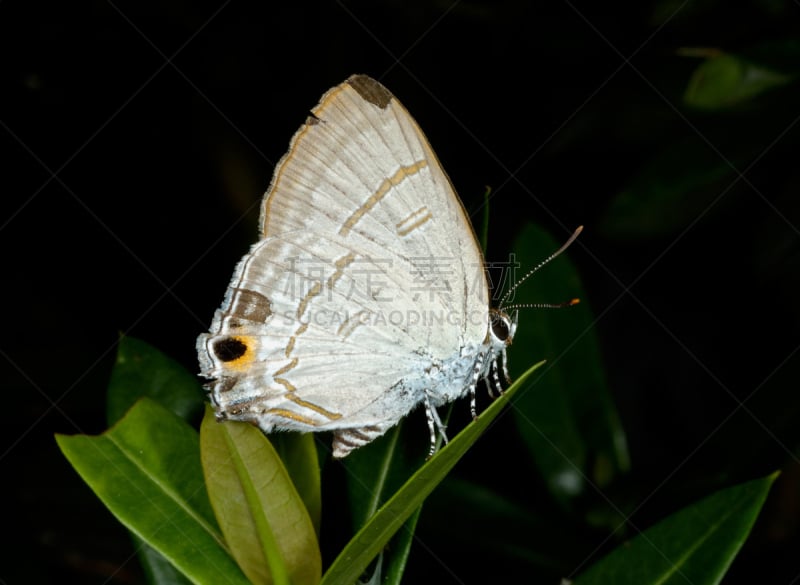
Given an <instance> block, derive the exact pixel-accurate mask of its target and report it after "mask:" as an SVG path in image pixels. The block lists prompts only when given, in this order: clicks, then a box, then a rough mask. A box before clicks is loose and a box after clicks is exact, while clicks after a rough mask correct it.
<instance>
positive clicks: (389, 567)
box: [342, 419, 427, 585]
mask: <svg viewBox="0 0 800 585" xmlns="http://www.w3.org/2000/svg"><path fill="white" fill-rule="evenodd" d="M406 420H407V419H404V420H402V421H400V423H398V424H397V425H395V426H394V427H392V428H391V429H389V431H388V432H387V433H386V434H384V435H382V436H380V437H378V438H377V439H375V440H374V441H372V442H371V443H370V444H369V445H365V446H364V447H361V448H360V449H357V450H356V451H354V452H353V453H351V454H350V455H348V457H347V458H346V459H344V460H343V461H342V464H343V465H344V467H345V468H346V470H347V475H346V477H347V496H348V504H349V509H350V515H351V519H352V525H353V528H354V530H353V532H354V533H355V532H356V531H357V530H359V529H360V528H362V527H363V526H364V524H366V523H367V521H368V520H369V519H370V518H371V517H372V516H373V515H374V514H375V512H377V510H378V508H379V507H380V506H381V505H382V504H384V503H385V502H386V500H388V499H389V498H390V497H391V496H392V494H394V493H395V492H397V490H399V489H400V488H401V487H402V485H403V484H404V483H405V482H406V481H408V478H409V477H410V476H411V475H412V474H413V473H414V472H416V471H417V469H419V467H420V465H421V464H422V463H423V460H422V457H423V453H425V451H423V450H420V449H417V447H419V445H417V443H416V441H413V440H412V437H409V436H408V435H409V434H410V433H411V432H413V431H414V430H415V429H413V428H412V427H413V425H406V424H405V422H406ZM426 436H427V434H426ZM408 443H411V445H412V447H411V448H406V447H407V444H408ZM414 449H416V451H414ZM423 449H424V447H423ZM411 453H415V455H410V454H411ZM420 510H421V508H417V510H416V511H415V512H414V513H413V514H412V515H411V517H410V518H409V519H408V520H407V521H406V523H405V525H404V526H403V527H402V528H401V529H400V530H398V531H397V534H396V535H395V537H394V538H393V539H392V542H391V545H390V546H388V547H387V551H386V553H385V554H384V555H383V558H382V559H381V561H382V562H381V563H380V565H379V567H378V568H377V569H376V571H378V572H379V573H384V572H385V573H386V574H387V576H388V575H392V579H393V580H389V581H387V580H385V579H384V578H383V575H382V574H379V575H378V576H377V578H378V579H379V582H380V583H382V584H383V585H390V584H391V583H393V582H399V579H400V578H401V577H402V574H403V570H404V568H405V564H406V562H407V560H408V555H409V552H410V549H411V543H412V542H413V536H414V529H415V527H416V522H417V519H418V518H419V513H420Z"/></svg>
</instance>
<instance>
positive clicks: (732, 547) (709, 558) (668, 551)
mask: <svg viewBox="0 0 800 585" xmlns="http://www.w3.org/2000/svg"><path fill="white" fill-rule="evenodd" d="M776 477H777V473H776V474H772V475H770V476H768V477H766V478H763V479H757V480H753V481H749V482H747V483H743V484H740V485H737V486H734V487H730V488H727V489H724V490H722V491H719V492H717V493H715V494H712V495H711V496H709V497H707V498H705V499H703V500H701V501H700V502H697V503H696V504H692V505H691V506H689V507H687V508H684V509H683V510H681V511H679V512H677V513H675V514H673V515H672V516H670V517H668V518H666V519H665V520H662V521H661V522H659V523H658V524H656V525H655V526H653V527H652V528H649V529H647V530H645V531H644V532H643V533H642V534H640V535H639V536H637V537H636V538H633V539H632V540H630V541H629V542H626V543H625V544H623V545H622V546H620V547H619V548H617V549H616V550H615V551H613V552H612V553H611V554H609V555H608V556H607V557H605V558H603V559H601V560H600V561H599V562H598V563H597V564H595V565H594V566H592V567H591V568H590V569H589V570H588V571H587V572H586V573H584V574H583V575H580V576H579V577H578V578H577V579H576V580H575V585H592V584H594V583H603V584H605V583H616V584H618V585H626V584H628V583H630V584H631V585H634V584H635V585H650V584H652V585H668V584H671V583H675V584H676V585H677V584H681V585H683V584H685V583H692V585H715V584H717V583H719V582H720V581H721V580H722V577H723V576H724V575H725V573H726V572H727V570H728V567H730V564H731V562H732V561H733V559H734V557H735V556H736V554H737V553H738V552H739V549H740V548H741V547H742V544H744V541H745V539H746V538H747V535H748V534H749V533H750V529H751V528H752V527H753V523H754V522H755V520H756V517H757V516H758V513H759V511H760V510H761V506H762V505H763V503H764V500H765V499H766V497H767V493H768V492H769V489H770V486H772V482H773V481H774V480H775V478H776Z"/></svg>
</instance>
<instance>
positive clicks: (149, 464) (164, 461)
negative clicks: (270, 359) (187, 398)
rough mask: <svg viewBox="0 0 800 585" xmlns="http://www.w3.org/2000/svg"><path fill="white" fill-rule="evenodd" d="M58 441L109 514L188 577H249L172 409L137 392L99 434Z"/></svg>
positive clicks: (190, 436) (189, 436) (193, 435)
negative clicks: (221, 524) (231, 547)
mask: <svg viewBox="0 0 800 585" xmlns="http://www.w3.org/2000/svg"><path fill="white" fill-rule="evenodd" d="M56 440H57V442H58V445H59V447H60V448H61V451H62V452H63V453H64V456H65V457H66V458H67V459H68V460H69V461H70V463H71V464H72V466H73V467H74V468H75V470H76V471H77V472H78V473H79V474H80V475H81V477H82V478H83V479H84V481H86V483H87V484H89V487H91V488H92V490H93V491H94V492H95V494H97V496H98V497H99V498H100V499H101V500H102V501H103V503H104V504H105V505H106V506H107V507H108V509H109V510H111V512H112V513H113V514H114V516H116V517H117V519H118V520H119V521H120V522H121V523H122V524H123V525H124V526H125V527H127V528H128V529H129V530H130V531H131V532H133V533H134V534H135V535H137V536H138V537H139V538H141V539H143V540H144V541H145V542H147V543H148V544H149V545H150V546H151V547H153V548H154V549H155V550H157V551H158V552H159V553H161V554H162V555H163V556H164V557H166V558H167V559H168V560H169V561H170V562H171V563H172V564H173V565H174V566H175V567H176V568H178V569H179V570H180V571H181V572H182V573H183V574H184V575H186V576H187V577H188V578H189V579H190V580H191V581H192V582H194V583H202V584H205V583H234V584H242V585H245V584H246V583H247V582H248V581H247V579H246V578H245V576H244V575H243V574H242V572H241V571H240V570H239V568H238V566H237V565H236V562H235V561H234V560H233V558H232V557H231V556H230V554H229V553H228V550H227V547H226V546H225V544H224V543H223V540H222V535H221V534H220V532H219V528H218V526H217V523H216V521H215V519H214V514H213V512H212V510H211V505H210V503H209V501H208V496H207V494H206V491H205V487H204V484H203V473H202V469H201V466H200V450H199V442H198V437H197V432H196V431H195V430H194V429H192V428H191V427H190V426H189V425H188V424H186V423H185V422H184V421H182V420H181V419H180V418H178V417H177V416H176V415H175V414H173V413H171V412H170V411H168V410H167V409H166V408H164V407H163V406H161V405H159V404H158V403H156V402H154V401H152V400H150V399H148V398H143V399H141V400H140V401H139V402H137V403H136V404H135V405H134V406H133V408H131V409H130V410H129V411H128V413H127V414H126V415H125V417H124V418H123V419H122V420H120V422H119V423H117V425H115V426H114V427H113V428H111V429H110V430H108V431H106V432H105V433H103V434H102V435H99V436H96V437H90V436H87V435H74V436H66V435H57V436H56Z"/></svg>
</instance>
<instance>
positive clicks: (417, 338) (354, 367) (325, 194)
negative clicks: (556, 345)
mask: <svg viewBox="0 0 800 585" xmlns="http://www.w3.org/2000/svg"><path fill="white" fill-rule="evenodd" d="M260 233H261V239H260V240H259V242H258V243H256V244H255V245H254V246H253V247H252V249H251V250H250V252H249V253H248V254H247V255H246V256H245V257H244V258H243V259H242V260H241V261H240V262H239V264H238V266H237V267H236V271H235V272H234V275H233V279H232V280H231V284H230V286H229V288H228V290H227V293H226V295H225V299H224V301H223V303H222V307H221V308H220V309H219V310H217V311H216V313H215V314H214V319H213V322H212V324H211V328H210V332H209V333H208V334H203V335H200V337H199V338H198V340H197V352H198V356H199V360H200V366H201V370H202V372H201V373H202V375H203V376H204V377H206V378H208V379H209V380H210V382H209V383H207V384H206V388H207V389H208V390H209V392H210V397H211V402H212V404H213V406H214V408H215V410H216V414H217V418H218V419H219V420H224V419H232V420H241V421H248V422H252V423H254V424H256V425H258V426H259V427H260V428H261V429H262V430H263V431H264V432H267V433H269V432H272V431H274V430H292V431H301V432H316V431H333V455H334V457H344V456H346V455H347V454H348V453H350V451H352V450H353V449H355V448H357V447H360V446H362V445H365V444H367V443H369V442H370V441H372V440H373V439H375V438H376V437H378V436H380V435H382V434H383V433H385V432H386V431H387V430H388V429H389V428H391V427H392V426H394V425H395V424H397V423H398V422H399V421H400V419H402V418H403V417H404V416H406V415H407V414H408V413H409V412H410V411H411V410H412V409H413V408H414V407H416V406H417V405H419V404H420V403H422V404H423V405H424V406H425V411H426V414H427V417H428V426H429V430H430V435H431V454H432V453H433V451H434V448H435V438H436V431H439V432H440V433H441V434H442V436H444V433H443V431H444V429H443V426H442V423H441V421H440V420H439V416H438V414H437V411H436V408H437V407H439V406H442V405H444V404H446V403H448V402H451V401H453V400H455V399H456V398H459V397H462V396H465V395H467V394H469V395H470V396H471V408H472V413H473V416H475V386H476V384H477V382H478V381H479V380H480V379H488V378H489V377H490V376H492V377H493V378H494V384H495V386H496V387H497V388H498V389H499V387H500V384H499V380H498V376H497V369H498V362H499V361H500V360H501V359H502V362H501V363H502V369H503V372H504V373H506V368H505V363H506V347H507V346H508V345H509V344H510V343H511V341H512V339H513V337H514V332H515V330H516V327H517V323H516V318H514V319H512V318H511V317H510V316H509V315H508V314H507V313H505V312H503V311H502V310H494V309H490V308H489V301H488V296H489V293H488V285H487V280H486V275H485V272H484V266H483V255H482V253H481V251H480V248H479V247H478V243H477V240H476V238H475V234H474V233H473V231H472V228H471V226H470V222H469V220H468V218H467V216H466V213H465V210H464V207H463V205H462V204H461V202H460V200H459V199H458V196H457V195H456V193H455V191H454V190H453V187H452V185H451V184H450V180H449V179H448V177H447V175H446V174H445V172H444V170H443V169H442V167H441V165H440V164H439V161H438V160H437V158H436V155H435V154H434V153H433V150H432V149H431V147H430V145H429V144H428V141H427V140H426V138H425V136H424V134H423V133H422V131H421V130H420V128H419V126H417V124H416V122H415V121H414V119H413V118H412V117H411V116H410V115H409V113H408V112H407V111H406V109H405V108H404V107H403V106H402V105H401V104H400V102H399V101H398V100H397V99H396V98H395V97H394V96H393V95H392V94H391V93H390V92H389V91H388V90H387V89H386V88H385V87H383V86H382V85H381V84H380V83H378V82H377V81H375V80H374V79H371V78H370V77H367V76H365V75H354V76H352V77H350V78H349V79H348V80H347V81H345V82H344V83H342V84H341V85H338V86H336V87H334V88H332V89H331V90H330V91H328V92H327V93H326V94H325V95H324V96H322V99H321V100H320V103H319V104H318V105H317V106H316V107H315V108H314V109H313V110H312V115H311V116H310V117H309V118H308V119H307V120H306V122H305V124H304V125H303V126H302V127H301V128H300V130H299V131H298V132H297V133H296V134H295V136H294V138H292V141H291V144H290V147H289V152H288V153H286V155H284V157H283V158H282V159H281V161H280V162H279V163H278V165H277V167H276V169H275V174H274V176H273V179H272V184H271V185H270V188H269V190H268V191H267V194H266V195H265V197H264V201H263V203H262V209H261V220H260ZM565 247H566V246H565ZM562 249H563V248H562ZM559 252H560V250H559ZM554 256H555V255H554ZM506 378H508V376H507V373H506Z"/></svg>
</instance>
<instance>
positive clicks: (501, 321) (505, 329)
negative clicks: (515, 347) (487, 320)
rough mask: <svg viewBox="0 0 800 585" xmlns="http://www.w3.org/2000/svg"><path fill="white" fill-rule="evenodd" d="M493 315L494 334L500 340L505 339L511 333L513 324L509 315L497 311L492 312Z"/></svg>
mask: <svg viewBox="0 0 800 585" xmlns="http://www.w3.org/2000/svg"><path fill="white" fill-rule="evenodd" d="M491 316H492V334H493V335H494V336H495V338H497V339H499V340H500V341H505V340H507V339H508V336H509V335H510V333H511V326H510V323H509V322H508V317H506V316H505V315H502V314H500V313H497V312H495V311H492V312H491Z"/></svg>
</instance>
